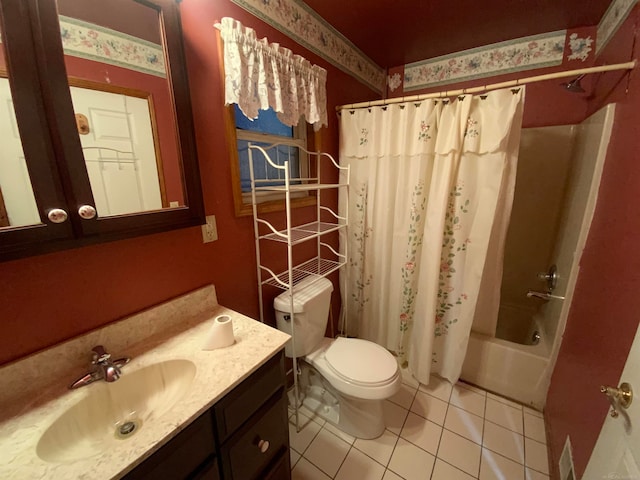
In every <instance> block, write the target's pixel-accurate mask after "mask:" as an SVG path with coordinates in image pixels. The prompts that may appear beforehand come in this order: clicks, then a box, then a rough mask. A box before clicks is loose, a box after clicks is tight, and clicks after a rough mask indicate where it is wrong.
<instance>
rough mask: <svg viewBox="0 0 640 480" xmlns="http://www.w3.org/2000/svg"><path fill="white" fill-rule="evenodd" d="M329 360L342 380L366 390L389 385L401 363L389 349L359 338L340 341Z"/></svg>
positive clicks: (336, 341) (328, 357) (327, 355)
mask: <svg viewBox="0 0 640 480" xmlns="http://www.w3.org/2000/svg"><path fill="white" fill-rule="evenodd" d="M325 358H326V360H327V365H328V366H329V368H331V370H332V371H333V372H334V373H335V374H336V375H337V376H338V377H340V378H341V379H343V380H345V381H347V382H350V383H353V384H355V385H360V386H363V387H367V386H382V385H387V384H389V383H390V382H392V381H393V380H394V378H395V376H396V375H397V371H398V363H397V362H396V360H395V358H393V355H391V354H390V353H389V352H388V351H387V350H386V349H385V348H383V347H381V346H380V345H378V344H376V343H373V342H370V341H367V340H362V339H359V338H343V337H338V338H336V339H335V341H334V342H333V343H332V344H331V346H330V347H329V348H328V349H327V351H326V352H325ZM372 367H373V368H372Z"/></svg>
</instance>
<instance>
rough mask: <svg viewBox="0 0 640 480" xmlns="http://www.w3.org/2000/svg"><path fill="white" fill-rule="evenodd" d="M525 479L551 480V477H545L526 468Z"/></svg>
mask: <svg viewBox="0 0 640 480" xmlns="http://www.w3.org/2000/svg"><path fill="white" fill-rule="evenodd" d="M525 478H526V479H527V480H549V475H544V474H542V473H540V472H536V471H535V470H531V469H530V468H525Z"/></svg>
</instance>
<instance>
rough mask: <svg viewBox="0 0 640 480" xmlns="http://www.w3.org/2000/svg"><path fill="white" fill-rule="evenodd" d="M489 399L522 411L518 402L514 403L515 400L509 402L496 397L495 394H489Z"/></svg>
mask: <svg viewBox="0 0 640 480" xmlns="http://www.w3.org/2000/svg"><path fill="white" fill-rule="evenodd" d="M487 398H492V399H494V400H496V401H498V402H500V403H504V404H505V405H509V406H511V407H513V408H519V409H520V410H522V405H520V404H519V403H518V402H514V401H513V400H509V399H508V398H504V397H501V396H500V395H496V394H495V393H491V392H487Z"/></svg>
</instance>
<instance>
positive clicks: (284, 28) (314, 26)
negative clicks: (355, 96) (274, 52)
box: [231, 0, 386, 93]
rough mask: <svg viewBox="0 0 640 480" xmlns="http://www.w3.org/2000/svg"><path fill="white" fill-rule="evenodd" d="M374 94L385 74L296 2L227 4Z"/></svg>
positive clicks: (251, 0)
mask: <svg viewBox="0 0 640 480" xmlns="http://www.w3.org/2000/svg"><path fill="white" fill-rule="evenodd" d="M231 1H232V2H233V3H235V4H236V5H238V6H240V7H242V8H244V9H245V10H247V11H248V12H250V13H252V14H253V15H255V16H256V17H258V18H259V19H260V20H262V21H264V22H266V23H268V24H269V25H271V26H272V27H274V28H276V29H278V30H279V31H281V32H282V33H284V34H285V35H287V36H288V37H290V38H292V39H293V40H295V41H296V42H298V43H299V44H300V45H302V46H304V47H305V48H308V49H309V50H311V51H312V52H314V53H316V54H317V55H319V56H320V57H322V58H324V59H325V60H327V61H328V62H329V63H331V64H332V65H334V66H336V67H337V68H339V69H340V70H342V71H343V72H346V73H348V74H349V75H352V76H353V77H355V78H356V79H358V80H360V81H361V82H363V83H364V84H366V85H368V86H369V87H371V88H372V89H373V90H375V91H376V92H379V93H382V92H383V91H384V89H385V85H386V75H385V70H384V69H383V68H381V67H380V66H378V65H377V64H376V63H375V62H374V61H373V60H371V59H370V58H369V57H367V56H366V55H365V54H364V53H363V52H362V51H360V50H359V49H358V47H356V46H355V45H354V44H353V43H351V42H350V41H349V40H348V39H347V38H346V37H345V36H344V35H342V34H341V33H340V32H338V31H337V30H336V29H335V28H333V27H332V26H331V25H329V23H327V22H326V20H324V19H323V18H322V17H320V16H319V15H318V14H317V13H316V12H314V11H313V10H312V9H311V8H310V7H308V6H307V5H305V4H304V3H302V2H301V1H299V0H279V1H277V2H271V1H269V0H231Z"/></svg>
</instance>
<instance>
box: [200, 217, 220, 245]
mask: <svg viewBox="0 0 640 480" xmlns="http://www.w3.org/2000/svg"><path fill="white" fill-rule="evenodd" d="M217 239H218V227H217V226H216V216H215V215H207V223H205V224H204V225H202V243H209V242H215V241H216V240H217Z"/></svg>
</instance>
